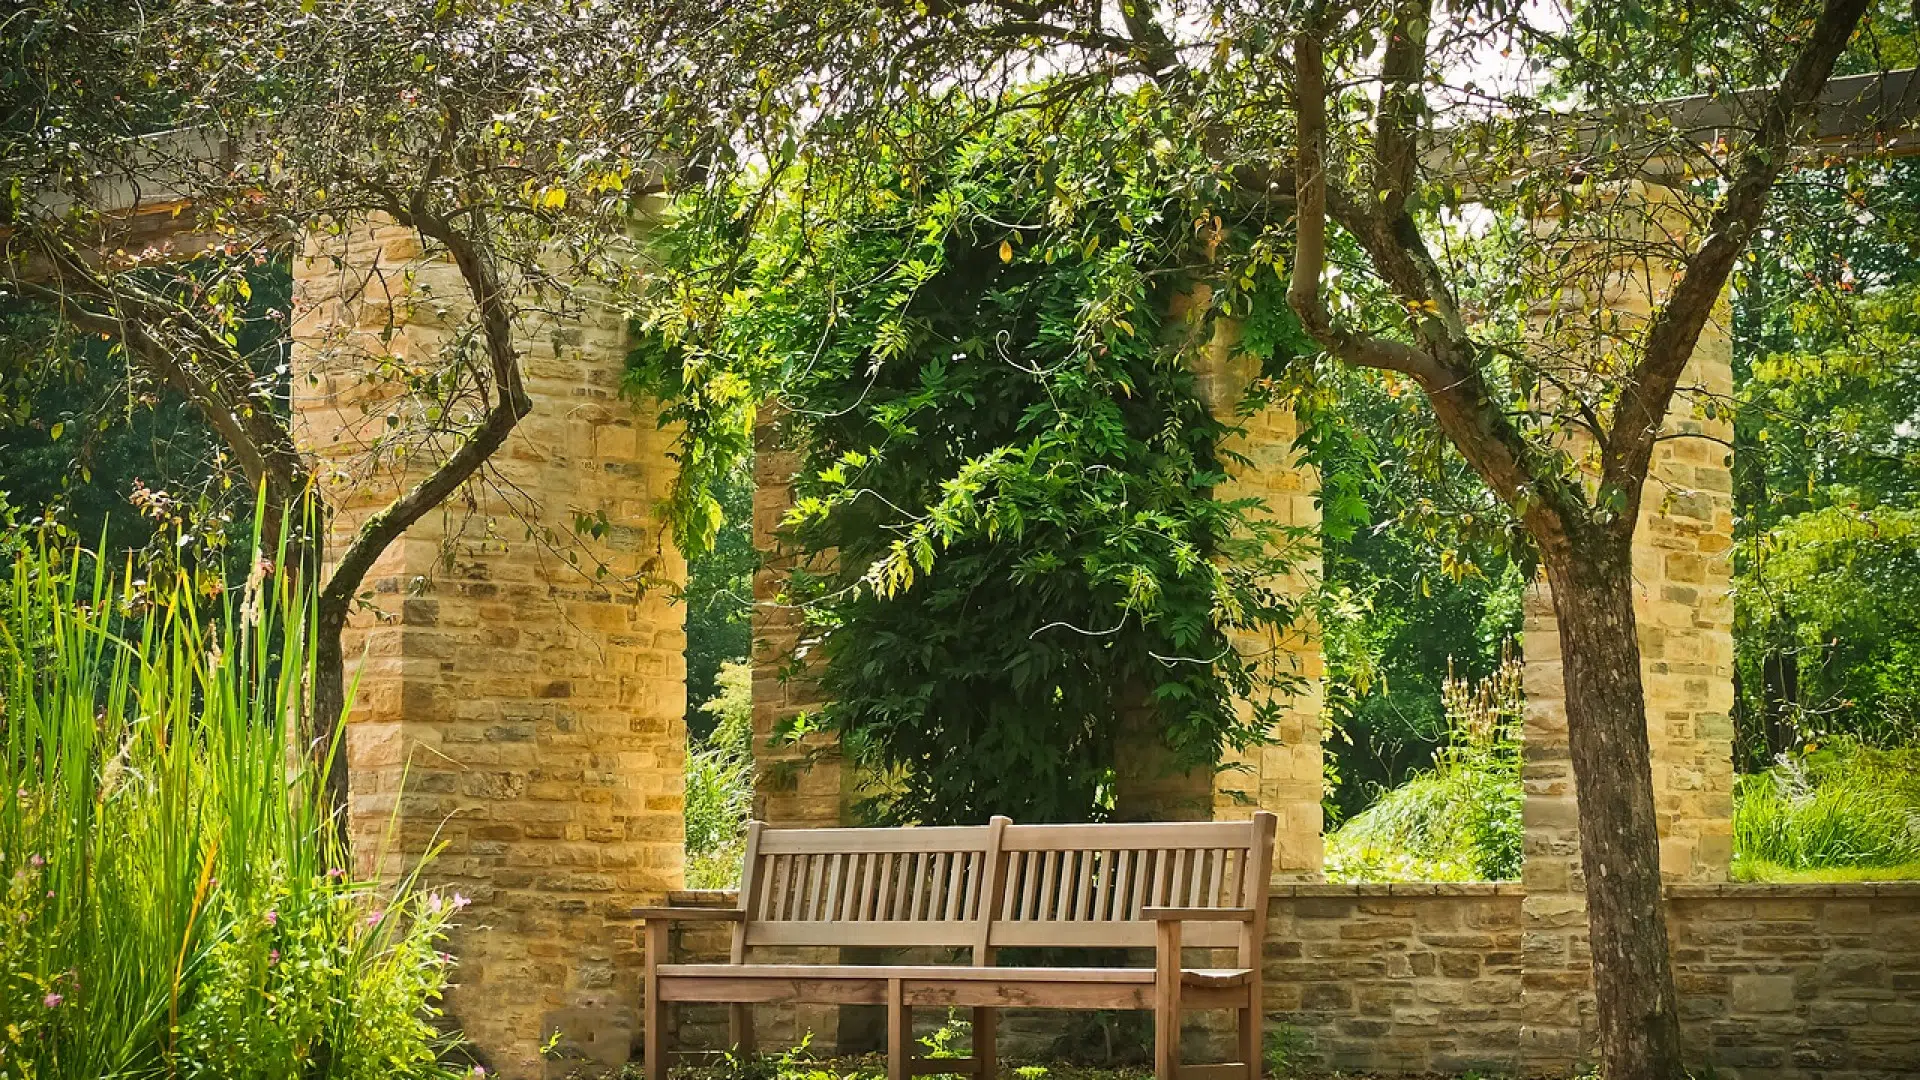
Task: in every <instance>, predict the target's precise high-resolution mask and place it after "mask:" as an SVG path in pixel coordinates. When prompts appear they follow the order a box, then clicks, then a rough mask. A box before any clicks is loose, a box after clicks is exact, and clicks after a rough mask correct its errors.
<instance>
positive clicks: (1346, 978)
mask: <svg viewBox="0 0 1920 1080" xmlns="http://www.w3.org/2000/svg"><path fill="white" fill-rule="evenodd" d="M1668 896H1669V898H1670V908H1669V914H1670V920H1671V922H1670V932H1671V935H1672V940H1673V962H1674V977H1675V980H1676V983H1677V985H1678V988H1679V992H1680V1008H1681V1019H1682V1023H1683V1024H1684V1026H1685V1040H1686V1046H1687V1050H1688V1053H1689V1055H1690V1058H1691V1062H1690V1063H1691V1064H1693V1065H1694V1066H1696V1067H1700V1068H1703V1069H1711V1070H1712V1075H1714V1076H1716V1077H1719V1078H1722V1080H1761V1078H1766V1080H1906V1078H1911V1077H1920V882H1909V883H1889V884H1852V885H1674V886H1670V887H1669V889H1668ZM1524 899H1525V893H1524V890H1523V889H1522V888H1521V887H1520V886H1519V885H1516V884H1467V885H1423V884H1394V885H1327V884H1298V885H1276V886H1275V889H1274V896H1273V899H1272V901H1271V908H1270V913H1271V914H1270V921H1269V923H1268V935H1267V944H1266V952H1265V963H1266V980H1267V1017H1268V1042H1269V1045H1270V1046H1271V1047H1273V1048H1274V1050H1275V1051H1276V1052H1277V1053H1278V1054H1279V1055H1281V1056H1283V1057H1284V1058H1285V1060H1286V1061H1287V1062H1289V1063H1290V1064H1292V1065H1293V1066H1296V1067H1299V1068H1303V1069H1308V1070H1327V1071H1341V1072H1356V1073H1372V1074H1379V1075H1387V1076H1392V1075H1401V1076H1413V1075H1421V1074H1429V1073H1442V1074H1452V1075H1460V1074H1463V1073H1467V1072H1479V1073H1482V1074H1492V1075H1509V1076H1512V1075H1521V1074H1523V1073H1526V1072H1528V1071H1532V1072H1541V1071H1542V1066H1541V1064H1540V1060H1539V1056H1538V1055H1537V1054H1536V1055H1523V1053H1522V1050H1523V1047H1524V1046H1525V1045H1526V1040H1527V1031H1528V1027H1529V1023H1530V1021H1531V1020H1532V1019H1533V1018H1532V1016H1531V1013H1532V1011H1538V1010H1541V1009H1549V1008H1556V1007H1558V1004H1559V1002H1558V998H1559V996H1560V995H1561V993H1562V992H1563V990H1564V988H1563V987H1561V986H1559V985H1558V984H1557V983H1554V982H1552V980H1551V979H1549V980H1548V982H1547V983H1545V984H1543V985H1542V986H1541V987H1537V988H1534V989H1535V991H1536V992H1537V993H1538V994H1539V995H1540V996H1538V997H1535V996H1530V993H1529V984H1528V978H1527V975H1528V972H1527V968H1526V964H1525V944H1526V942H1525V934H1524V931H1523V916H1522V901H1523V900H1524ZM675 902H676V903H702V904H730V903H732V895H731V894H727V893H711V892H707V893H684V894H676V896H675ZM726 949H727V943H726V939H725V936H724V931H716V930H715V929H713V928H711V927H710V926H708V927H701V928H698V929H689V930H687V931H685V932H684V936H683V937H681V938H680V939H679V941H678V942H677V944H676V946H675V955H676V957H678V958H687V959H712V960H718V959H721V958H724V957H725V955H726ZM1549 999H1552V1000H1549ZM758 1017H759V1027H760V1030H761V1033H762V1040H761V1045H762V1047H763V1048H767V1049H772V1048H777V1047H786V1046H791V1045H795V1044H796V1043H797V1042H798V1041H799V1033H798V1032H797V1031H795V1030H794V1028H793V1024H792V1016H791V1011H790V1010H777V1009H766V1008H762V1009H760V1010H758ZM923 1019H927V1020H929V1021H934V1020H937V1018H933V1017H928V1018H923ZM1020 1019H1021V1021H1022V1022H1021V1023H1019V1024H1012V1025H1009V1026H1008V1029H1007V1030H1004V1031H1003V1037H1004V1038H1005V1039H1006V1043H1005V1044H1004V1045H1003V1048H1002V1049H1003V1053H1005V1054H1006V1055H1007V1056H1009V1057H1018V1056H1020V1054H1021V1051H1022V1050H1023V1049H1024V1050H1028V1051H1031V1050H1032V1048H1033V1047H1036V1046H1044V1045H1045V1043H1046V1038H1045V1036H1046V1022H1045V1021H1044V1020H1043V1019H1040V1018H1038V1017H1022V1018H1020ZM675 1023H676V1027H677V1029H678V1030H677V1034H676V1038H677V1039H678V1040H679V1045H681V1046H682V1047H685V1048H689V1049H694V1048H717V1047H719V1046H720V1045H722V1044H723V1043H724V1041H725V1034H726V1026H725V1018H724V1015H723V1013H722V1012H721V1011H720V1010H718V1009H711V1010H708V1009H686V1010H684V1015H683V1016H680V1017H679V1018H677V1019H676V1021H675ZM1197 1034H1199V1032H1198V1031H1191V1032H1189V1037H1190V1039H1191V1038H1192V1037H1193V1036H1194V1035H1197ZM1190 1052H1191V1048H1190ZM1582 1064H1583V1063H1582V1062H1579V1061H1573V1060H1568V1061H1564V1062H1561V1063H1560V1064H1559V1065H1557V1066H1554V1067H1553V1069H1552V1074H1557V1075H1558V1076H1560V1077H1563V1078H1564V1077H1565V1076H1567V1075H1568V1074H1569V1073H1570V1072H1571V1071H1573V1070H1575V1069H1577V1068H1579V1067H1580V1066H1581V1065H1582Z"/></svg>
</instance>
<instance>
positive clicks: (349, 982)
mask: <svg viewBox="0 0 1920 1080" xmlns="http://www.w3.org/2000/svg"><path fill="white" fill-rule="evenodd" d="M264 569H265V567H264V565H262V566H261V567H260V568H259V569H257V570H256V572H255V573H254V575H253V576H252V578H251V579H250V580H249V582H248V583H247V586H246V588H245V589H244V590H243V591H241V592H240V594H239V595H236V596H234V597H232V598H231V599H228V600H224V601H220V602H213V603H209V602H206V601H205V600H204V598H200V597H196V596H194V595H192V594H191V593H190V592H189V591H188V590H187V589H186V588H185V587H184V580H183V582H181V583H178V584H170V585H163V586H162V587H159V588H157V589H155V588H149V587H146V586H145V585H144V584H142V583H137V582H130V581H126V580H116V576H115V575H111V574H109V572H108V568H107V567H106V566H105V565H104V564H103V563H102V562H100V561H99V560H97V559H95V558H94V557H92V556H91V555H89V554H88V553H87V552H85V551H84V550H81V549H80V548H78V547H68V548H55V547H49V546H47V545H46V544H44V543H42V544H39V545H35V546H31V547H30V548H29V549H27V550H26V552H25V553H24V554H21V555H20V556H19V557H17V558H16V559H15V562H14V565H13V568H12V573H11V575H10V577H9V578H8V579H6V581H5V583H4V594H3V595H0V714H3V715H4V720H5V732H4V742H3V743H0V793H4V800H3V801H0V885H3V886H4V888H3V889H0V1077H76V1078H78V1077H87V1078H93V1077H148V1076H153V1077H157V1076H168V1077H174V1076H180V1075H186V1076H209V1077H211V1076H221V1077H255V1076H257V1077H263V1078H264V1077H282V1076H312V1077H362V1076H364V1077H374V1076H422V1075H430V1074H434V1073H436V1072H438V1071H439V1067H438V1066H436V1065H435V1063H434V1062H435V1051H436V1048H437V1047H438V1046H439V1045H440V1043H441V1042H442V1040H441V1038H440V1037H439V1035H438V1034H437V1033H436V1031H435V1030H434V1028H433V1027H432V1025H431V1020H432V1018H433V1003H434V1001H435V1000H436V999H437V997H438V995H439V993H440V990H441V988H442V986H443V985H444V982H445V978H446V971H445V964H444V962H443V958H442V957H441V956H440V954H439V953H438V952H437V951H436V949H435V947H434V945H435V942H436V940H437V939H438V938H439V937H440V936H441V935H442V934H443V933H444V930H445V928H446V925H447V920H448V919H449V918H450V917H451V914H452V911H453V909H454V907H455V905H454V904H452V903H450V902H442V901H441V900H440V899H439V898H436V897H429V896H424V895H419V894H416V893H415V892H414V891H413V890H412V887H411V886H412V882H411V881H405V882H401V883H399V884H398V886H396V887H390V888H385V889H382V888H377V887H375V886H373V885H372V884H369V883H365V882H358V881H355V880H353V875H352V874H351V873H350V872H349V867H350V863H349V862H348V860H347V857H346V853H345V852H344V851H343V850H342V847H341V844H340V842H339V841H338V840H337V839H336V838H335V836H334V831H333V829H332V827H331V825H330V823H329V819H328V814H327V808H326V806H325V805H324V803H323V802H322V801H321V800H322V795H321V792H322V787H321V785H320V783H319V782H318V780H319V778H318V777H316V776H314V775H313V774H312V773H311V772H310V771H308V770H307V768H306V766H305V763H306V762H308V761H309V760H311V758H310V757H309V755H307V754H306V753H305V747H303V746H301V745H299V744H298V743H299V735H298V732H299V730H300V727H301V715H302V714H301V702H302V689H303V681H302V680H303V677H304V674H305V672H306V671H307V668H308V664H307V645H308V639H309V633H308V628H309V625H310V621H309V619H310V610H309V605H308V604H307V603H305V602H304V600H303V598H301V597H299V596H295V595H289V594H288V592H287V590H286V589H285V587H284V586H282V585H280V584H278V581H279V578H278V577H277V576H275V575H270V574H266V573H264V572H263V571H264Z"/></svg>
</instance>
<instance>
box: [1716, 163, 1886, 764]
mask: <svg viewBox="0 0 1920 1080" xmlns="http://www.w3.org/2000/svg"><path fill="white" fill-rule="evenodd" d="M1780 194H1781V197H1780V199H1779V208H1778V212H1777V213H1775V214H1774V215H1772V221H1771V222H1770V225H1771V228H1770V229H1769V230H1768V233H1767V235H1765V236H1764V237H1763V238H1762V239H1761V241H1760V242H1759V243H1758V244H1756V246H1755V249H1754V252H1753V254H1752V256H1751V258H1750V259H1749V260H1748V266H1747V270H1746V274H1745V276H1744V278H1743V280H1742V282H1741V285H1740V288H1739V291H1738V292H1737V293H1736V308H1735V316H1736V327H1737V328H1738V330H1739V337H1738V339H1737V347H1736V349H1735V353H1734V366H1735V378H1736V386H1735V393H1736V401H1735V407H1736V409H1737V412H1736V413H1735V417H1736V420H1735V438H1736V443H1737V445H1738V453H1737V454H1736V456H1735V459H1734V478H1735V485H1734V495H1735V509H1736V513H1737V519H1736V522H1737V528H1736V536H1737V539H1738V544H1737V546H1736V548H1735V557H1736V561H1735V572H1736V577H1735V598H1736V607H1735V614H1736V618H1737V620H1738V622H1737V626H1736V635H1735V659H1736V664H1737V679H1738V695H1737V697H1736V712H1735V718H1736V724H1737V730H1738V735H1739V738H1738V745H1739V761H1740V764H1741V766H1742V768H1743V769H1746V770H1749V771H1753V770H1760V769H1765V768H1767V767H1768V766H1769V765H1771V764H1772V763H1773V761H1774V759H1775V758H1776V757H1778V756H1779V755H1780V754H1782V753H1785V752H1787V751H1789V750H1795V749H1799V748H1802V747H1805V746H1807V745H1809V744H1814V743H1818V742H1821V741H1824V740H1826V739H1829V738H1833V737H1843V738H1845V737H1851V738H1858V739H1861V740H1863V741H1865V742H1867V743H1868V744H1870V745H1877V746H1881V747H1888V748H1891V747H1894V746H1897V745H1899V744H1902V743H1905V742H1907V741H1909V740H1911V739H1913V738H1914V737H1915V735H1916V733H1920V702H1916V701H1915V700H1914V698H1913V694H1912V690H1911V687H1913V686H1914V685H1915V684H1916V680H1917V679H1920V670H1916V665H1917V664H1920V623H1916V621H1915V618H1916V616H1915V612H1916V610H1920V609H1917V608H1916V605H1915V597H1914V596H1913V595H1912V594H1911V589H1910V583H1911V582H1912V581H1913V580H1914V578H1913V566H1914V560H1915V557H1916V549H1915V546H1914V540H1913V538H1912V531H1913V530H1912V516H1913V513H1914V511H1915V510H1916V508H1920V431H1916V422H1920V411H1917V409H1916V403H1917V402H1920V362H1917V361H1916V350H1915V334H1916V333H1920V321H1916V315H1915V313H1916V311H1917V310H1920V308H1916V303H1920V277H1916V274H1915V271H1914V265H1915V264H1914V260H1913V255H1914V252H1915V250H1916V244H1920V233H1917V232H1916V229H1915V226H1916V224H1920V218H1917V217H1916V215H1920V170H1916V168H1915V167H1914V164H1913V163H1912V162H1911V161H1909V160H1896V161H1891V162H1886V163H1884V164H1877V163H1871V162H1855V163H1851V164H1848V165H1845V166H1835V167H1831V168H1826V169H1819V170H1808V171H1806V172H1804V173H1802V174H1801V175H1799V176H1797V177H1795V178H1794V182H1792V183H1790V184H1783V185H1782V190H1781V193H1780Z"/></svg>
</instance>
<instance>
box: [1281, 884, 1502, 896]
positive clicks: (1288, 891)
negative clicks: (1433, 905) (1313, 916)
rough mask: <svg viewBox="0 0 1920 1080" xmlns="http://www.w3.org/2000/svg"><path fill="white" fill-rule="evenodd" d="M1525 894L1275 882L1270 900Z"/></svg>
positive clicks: (1480, 887)
mask: <svg viewBox="0 0 1920 1080" xmlns="http://www.w3.org/2000/svg"><path fill="white" fill-rule="evenodd" d="M1526 894H1527V890H1526V889H1525V888H1523V887H1522V886H1521V884H1520V883H1519V882H1517V881H1352V882H1332V881H1276V882H1274V883H1273V889H1272V896H1273V898H1274V899H1277V900H1284V899H1288V898H1291V897H1298V898H1303V899H1304V898H1326V897H1379V896H1393V897H1418V896H1525V895H1526Z"/></svg>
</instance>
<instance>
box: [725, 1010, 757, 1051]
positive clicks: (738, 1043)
mask: <svg viewBox="0 0 1920 1080" xmlns="http://www.w3.org/2000/svg"><path fill="white" fill-rule="evenodd" d="M727 1041H728V1042H730V1043H732V1044H733V1052H734V1053H735V1054H737V1055H739V1056H740V1059H741V1060H742V1061H744V1060H746V1059H747V1058H750V1057H752V1056H753V1051H754V1046H753V1006H751V1005H729V1006H727Z"/></svg>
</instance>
